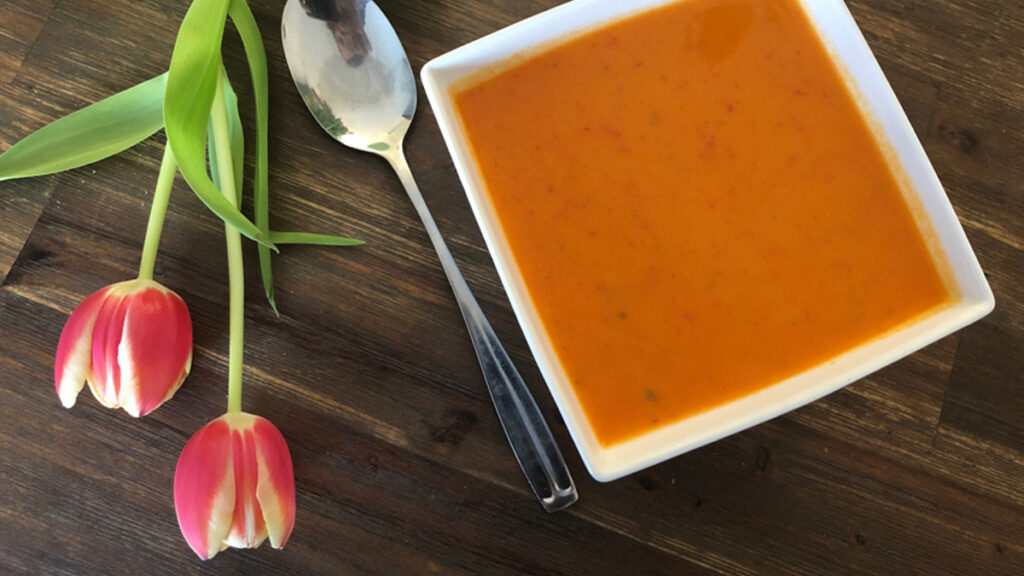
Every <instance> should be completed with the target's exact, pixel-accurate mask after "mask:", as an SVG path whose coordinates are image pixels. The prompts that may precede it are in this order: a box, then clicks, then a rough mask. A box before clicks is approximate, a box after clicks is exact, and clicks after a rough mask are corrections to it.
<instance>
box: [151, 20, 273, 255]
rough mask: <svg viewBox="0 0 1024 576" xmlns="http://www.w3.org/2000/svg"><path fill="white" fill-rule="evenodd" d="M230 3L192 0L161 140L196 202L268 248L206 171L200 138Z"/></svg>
mask: <svg viewBox="0 0 1024 576" xmlns="http://www.w3.org/2000/svg"><path fill="white" fill-rule="evenodd" d="M229 2H230V0H195V1H194V2H193V3H192V6H191V7H190V8H189V9H188V12H187V13H186V14H185V19H184V20H182V22H181V27H180V28H179V29H178V38H177V41H175V43H174V52H173V53H172V55H171V66H170V70H168V73H167V91H166V93H165V95H164V122H165V124H166V127H165V129H166V131H167V141H168V142H169V143H170V145H171V148H173V149H174V155H175V156H176V157H177V159H178V170H179V171H181V174H182V175H183V176H184V177H185V181H186V182H188V184H189V186H191V187H192V190H193V191H195V193H196V195H197V196H199V199H200V200H202V201H203V203H204V204H206V206H207V207H208V208H209V209H210V210H211V211H213V213H214V214H216V215H217V216H219V217H220V218H221V219H223V220H224V221H225V222H226V223H228V224H229V225H230V226H232V227H233V228H235V229H236V230H238V231H239V232H240V233H242V234H243V235H245V236H247V237H249V238H252V239H253V240H256V241H257V242H260V243H261V244H266V245H268V246H271V247H273V245H272V244H271V243H270V241H269V240H268V239H267V235H266V234H265V233H264V232H261V231H260V229H259V228H257V227H256V225H255V224H253V223H252V222H250V221H249V219H248V218H246V217H245V216H244V215H242V213H241V212H240V211H239V210H238V208H236V207H235V206H233V205H232V203H231V202H230V201H228V199H227V198H225V197H224V196H223V195H222V194H221V193H220V189H219V188H217V186H216V185H215V184H214V183H213V181H212V180H211V179H210V176H209V175H208V174H207V172H206V136H207V125H208V122H209V116H210V108H211V106H212V105H213V98H214V92H215V90H216V88H217V82H218V76H219V72H220V67H221V58H220V46H221V41H222V39H223V37H224V23H225V20H226V18H227V9H228V3H229Z"/></svg>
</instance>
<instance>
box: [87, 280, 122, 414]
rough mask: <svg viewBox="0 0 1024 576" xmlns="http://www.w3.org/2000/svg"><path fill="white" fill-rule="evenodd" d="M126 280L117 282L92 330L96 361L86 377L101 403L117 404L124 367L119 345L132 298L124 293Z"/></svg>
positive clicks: (108, 406)
mask: <svg viewBox="0 0 1024 576" xmlns="http://www.w3.org/2000/svg"><path fill="white" fill-rule="evenodd" d="M124 284H125V283H124V282H122V283H120V284H114V285H112V286H111V287H110V292H109V293H108V295H107V298H106V300H104V301H103V305H102V306H101V307H100V310H99V312H98V313H97V315H96V325H95V326H94V327H93V330H92V362H91V363H90V365H89V372H88V373H87V375H86V380H87V381H88V382H89V389H90V390H92V394H93V396H95V397H96V400H98V401H99V403H100V404H103V405H104V406H106V407H107V408H117V407H118V406H119V405H120V404H119V402H118V388H119V387H120V381H121V370H120V367H119V366H118V363H117V347H118V345H119V344H120V343H121V338H122V335H123V334H124V317H125V314H127V312H128V300H127V298H125V295H124Z"/></svg>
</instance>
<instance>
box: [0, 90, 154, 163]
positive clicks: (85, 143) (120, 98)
mask: <svg viewBox="0 0 1024 576" xmlns="http://www.w3.org/2000/svg"><path fill="white" fill-rule="evenodd" d="M166 84H167V74H161V75H159V76H157V77H156V78H152V79H150V80H147V81H145V82H143V83H141V84H136V85H135V86H132V87H131V88H129V89H127V90H124V91H123V92H118V93H117V94H114V95H113V96H110V97H108V98H105V99H103V100H100V101H99V102H96V103H95V104H92V105H90V106H87V107H85V108H82V109H81V110H78V111H76V112H72V113H71V114H68V115H67V116H65V117H63V118H60V119H58V120H56V121H54V122H52V123H50V124H48V125H46V126H44V127H42V128H40V129H39V130H37V131H35V132H33V133H32V134H29V135H28V136H26V137H25V138H24V139H23V140H21V141H20V142H18V143H17V144H15V145H14V146H11V148H10V149H9V150H7V151H6V152H4V153H3V154H0V180H7V179H10V178H27V177H30V176H42V175H43V174H53V173H54V172H62V171H64V170H71V169H72V168H78V167H80V166H85V165H86V164H91V163H93V162H96V161H98V160H102V159H104V158H107V157H109V156H113V155H114V154H117V153H119V152H123V151H125V150H127V149H128V148H131V147H132V146H134V145H136V144H138V143H139V142H142V141H143V140H145V139H146V138H149V137H150V136H152V135H153V133H155V132H156V131H157V130H159V129H160V128H161V127H163V125H164V118H163V102H164V87H165V86H166Z"/></svg>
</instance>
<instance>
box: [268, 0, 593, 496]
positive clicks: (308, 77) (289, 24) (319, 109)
mask: <svg viewBox="0 0 1024 576" xmlns="http://www.w3.org/2000/svg"><path fill="white" fill-rule="evenodd" d="M281 35H282V37H283V40H284V53H285V57H286V59H287V60H288V68H289V69H290V70H291V73H292V78H293V79H294V80H295V85H296V86H297V87H298V89H299V94H301V95H302V99H303V100H304V101H305V102H306V106H307V107H309V111H310V112H312V113H313V116H314V117H315V118H316V120H317V122H319V123H320V125H321V126H322V127H323V129H324V130H326V131H327V133H328V134H330V135H331V136H332V137H334V138H335V139H336V140H338V141H339V142H341V143H342V144H345V145H346V146H349V147H350V148H355V149H357V150H363V151H366V152H372V153H374V154H377V155H379V156H382V157H383V158H384V159H385V160H387V161H388V162H389V163H390V164H391V167H392V168H394V170H395V172H396V173H398V177H399V178H400V179H401V181H402V184H403V185H404V186H405V190H406V191H407V192H408V193H409V199H410V200H412V203H413V205H414V206H415V207H416V211H417V212H418V213H419V215H420V219H421V220H423V225H424V226H425V227H426V229H427V234H428V235H429V236H430V241H431V242H433V244H434V248H435V249H436V250H437V255H438V256H439V257H440V259H441V265H442V266H443V267H444V271H445V274H447V276H448V281H449V282H450V283H451V286H452V290H453V291H454V292H455V298H456V300H458V303H459V308H460V309H461V310H462V317H463V318H464V319H465V321H466V327H467V328H468V329H469V334H470V337H471V339H472V341H473V347H474V348H475V349H476V354H477V358H479V360H480V366H481V368H482V369H483V373H484V380H485V381H486V382H487V389H488V390H489V391H490V394H491V400H493V401H494V407H495V409H496V410H497V412H498V419H499V420H500V421H501V425H502V427H503V428H504V429H505V434H506V436H508V441H509V443H510V444H511V445H512V451H513V452H514V453H515V455H516V459H518V460H519V465H520V466H522V468H523V472H524V473H525V474H526V479H527V480H528V481H529V483H530V486H531V487H532V488H533V491H534V493H536V494H537V498H539V499H540V501H541V504H543V506H544V509H545V510H547V511H548V512H555V511H557V510H561V509H563V508H565V507H567V506H569V505H570V504H572V503H573V502H575V501H576V499H577V495H576V487H575V486H574V485H573V482H572V477H571V476H570V475H569V470H568V468H567V467H566V465H565V460H563V459H562V454H561V453H560V452H559V450H558V445H557V444H556V443H555V439H554V437H552V436H551V431H550V430H549V429H548V426H547V424H546V423H545V422H544V418H543V416H542V415H541V413H540V410H538V409H537V404H536V403H535V402H534V400H533V397H532V396H530V392H529V390H528V389H527V388H526V385H525V384H524V383H523V379H522V378H521V377H520V376H519V373H518V372H517V371H516V369H515V367H514V366H513V365H512V361H511V360H510V359H509V357H508V354H506V353H505V349H504V348H502V346H501V343H500V342H498V338H497V336H495V334H494V330H493V329H492V328H491V325H490V323H489V322H488V321H487V318H485V317H484V315H483V312H482V311H481V310H480V305H479V304H477V302H476V298H474V297H473V294H472V292H470V290H469V286H468V285H467V284H466V281H465V279H463V277H462V273H461V272H459V268H458V266H456V264H455V260H454V259H452V255H451V253H450V252H449V251H448V247H447V246H446V245H445V243H444V239H442V238H441V232H440V231H439V230H438V229H437V225H436V224H435V223H434V219H433V218H432V217H431V216H430V211H429V210H427V205H426V203H424V201H423V197H422V196H421V195H420V191H419V188H417V186H416V182H415V181H414V180H413V177H412V172H411V171H410V170H409V164H408V163H407V162H406V160H405V153H404V152H403V150H402V141H403V139H404V137H405V133H406V131H407V130H408V129H409V125H410V124H411V123H412V117H413V114H414V113H415V111H416V81H415V79H414V77H413V74H412V68H411V67H410V66H409V59H408V57H407V56H406V55H405V50H404V49H403V48H402V44H401V42H400V41H399V39H398V35H397V34H395V30H394V29H393V28H392V27H391V23H390V22H388V20H387V18H386V17H385V16H384V14H383V13H382V12H381V10H380V8H378V7H377V5H376V4H374V3H373V2H372V1H370V0H288V3H287V4H286V5H285V7H284V15H283V16H282V20H281Z"/></svg>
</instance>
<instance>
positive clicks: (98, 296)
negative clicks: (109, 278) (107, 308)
mask: <svg viewBox="0 0 1024 576" xmlns="http://www.w3.org/2000/svg"><path fill="white" fill-rule="evenodd" d="M109 289H110V287H109V286H108V287H106V288H103V289H100V290H97V291H96V292H94V293H92V295H90V296H89V297H88V298H86V299H85V300H83V301H82V303H81V304H79V305H78V307H77V308H75V310H74V311H73V312H72V313H71V316H69V317H68V321H67V322H66V323H65V324H64V329H63V330H62V331H61V333H60V341H59V342H58V344H57V356H56V359H55V360H54V363H53V379H54V383H55V385H56V387H57V396H59V397H60V403H61V404H62V405H63V406H64V407H65V408H71V407H72V406H74V405H75V400H76V399H77V398H78V393H79V392H81V391H82V387H83V386H85V379H86V377H87V376H88V374H89V364H90V362H91V361H92V332H93V327H94V326H95V325H96V317H97V315H98V314H99V311H100V308H101V307H102V306H103V301H104V300H105V299H106V297H107V292H108V291H109Z"/></svg>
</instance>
